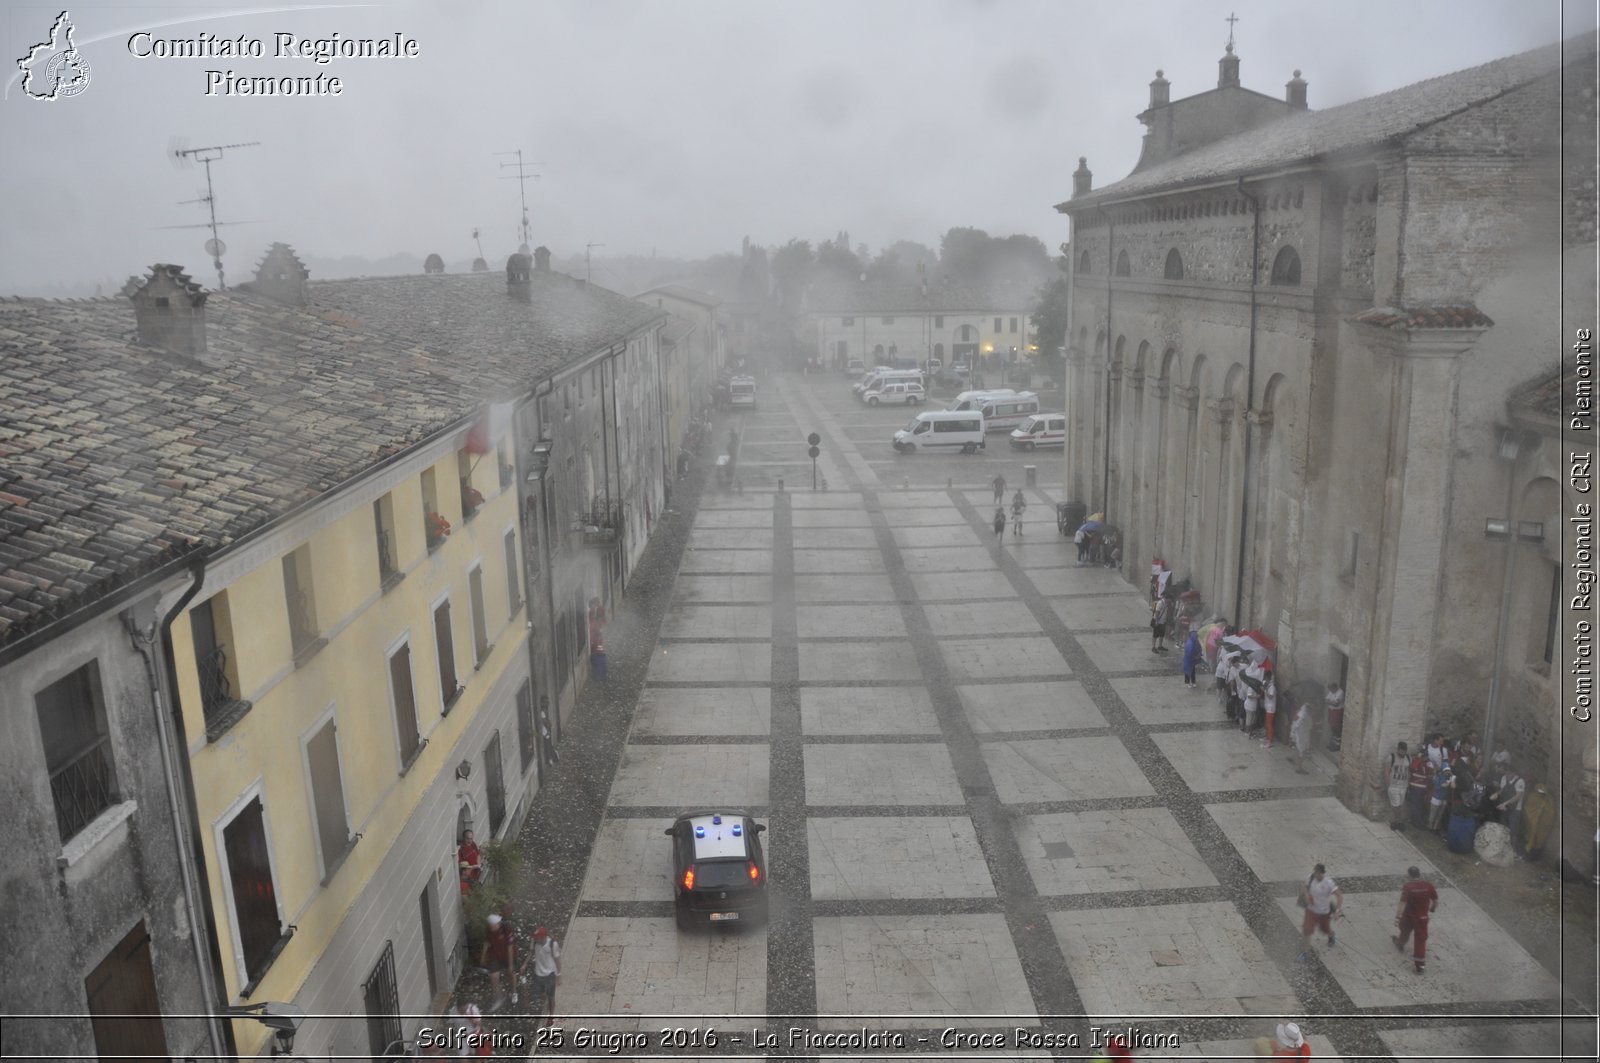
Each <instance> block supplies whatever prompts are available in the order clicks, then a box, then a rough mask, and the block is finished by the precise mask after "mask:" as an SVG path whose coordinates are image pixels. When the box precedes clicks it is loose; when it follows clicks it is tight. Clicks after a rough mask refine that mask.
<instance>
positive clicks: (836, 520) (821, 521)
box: [789, 495, 872, 532]
mask: <svg viewBox="0 0 1600 1063" xmlns="http://www.w3.org/2000/svg"><path fill="white" fill-rule="evenodd" d="M854 497H856V498H857V499H859V498H860V496H859V495H857V496H854ZM789 520H790V523H791V525H792V526H793V527H794V530H795V531H796V532H798V531H799V530H800V529H801V528H805V529H808V530H809V529H812V528H870V527H872V514H870V513H868V512H867V511H866V509H865V508H859V507H856V506H852V507H850V508H848V509H802V508H799V507H795V509H794V511H793V512H792V513H791V514H790V515H789Z"/></svg>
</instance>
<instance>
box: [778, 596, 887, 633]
mask: <svg viewBox="0 0 1600 1063" xmlns="http://www.w3.org/2000/svg"><path fill="white" fill-rule="evenodd" d="M795 623H796V626H797V628H798V630H799V634H800V637H801V638H803V639H822V638H839V637H842V636H846V635H849V636H859V637H865V638H898V639H903V638H905V637H906V622H905V620H904V618H903V617H902V616H901V615H900V606H898V605H895V604H883V605H878V604H863V605H800V606H796V607H795Z"/></svg>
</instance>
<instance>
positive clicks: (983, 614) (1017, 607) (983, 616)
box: [923, 600, 1039, 637]
mask: <svg viewBox="0 0 1600 1063" xmlns="http://www.w3.org/2000/svg"><path fill="white" fill-rule="evenodd" d="M923 612H924V613H926V614H927V617H928V624H929V626H930V627H932V628H933V633H934V635H935V636H937V637H948V636H951V635H1023V634H1027V635H1037V634H1038V633H1039V621H1038V620H1037V619H1036V618H1035V617H1034V615H1033V613H1032V612H1031V611H1030V610H1029V609H1028V607H1027V606H1026V605H1024V604H1022V603H1021V602H1019V601H1016V600H1010V601H976V602H973V601H968V602H949V603H945V602H939V603H936V604H928V605H925V606H923Z"/></svg>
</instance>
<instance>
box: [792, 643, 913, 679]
mask: <svg viewBox="0 0 1600 1063" xmlns="http://www.w3.org/2000/svg"><path fill="white" fill-rule="evenodd" d="M921 678H922V666H921V665H919V664H918V663H917V654H916V651H915V650H913V649H912V648H911V643H910V642H909V641H907V640H903V639H902V640H898V641H892V642H802V643H801V644H800V679H801V681H802V682H821V683H836V682H837V683H842V682H848V681H850V680H863V679H866V680H872V679H887V680H897V679H916V680H920V679H921Z"/></svg>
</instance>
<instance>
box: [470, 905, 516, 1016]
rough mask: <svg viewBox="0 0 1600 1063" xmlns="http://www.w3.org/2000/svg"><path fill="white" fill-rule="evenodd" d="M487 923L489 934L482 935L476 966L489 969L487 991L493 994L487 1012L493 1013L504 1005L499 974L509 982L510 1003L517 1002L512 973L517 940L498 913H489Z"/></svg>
mask: <svg viewBox="0 0 1600 1063" xmlns="http://www.w3.org/2000/svg"><path fill="white" fill-rule="evenodd" d="M488 923H489V932H488V933H487V934H485V935H484V938H483V948H482V949H480V950H479V952H478V966H479V967H486V968H488V969H489V990H490V991H491V992H492V993H494V1002H493V1003H491V1004H490V1005H489V1010H490V1011H494V1010H495V1009H496V1008H498V1007H500V1005H501V1004H503V1003H505V999H504V997H503V996H502V995H501V993H500V975H501V974H505V975H506V976H507V977H508V979H509V980H510V982H511V1003H513V1004H515V1003H516V1002H517V981H516V976H515V974H514V973H513V972H514V971H515V970H516V965H517V940H516V938H515V937H513V936H512V934H511V927H510V925H509V924H508V923H507V922H506V921H505V920H504V919H502V918H500V915H499V914H498V913H496V912H491V913H489V919H488Z"/></svg>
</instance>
